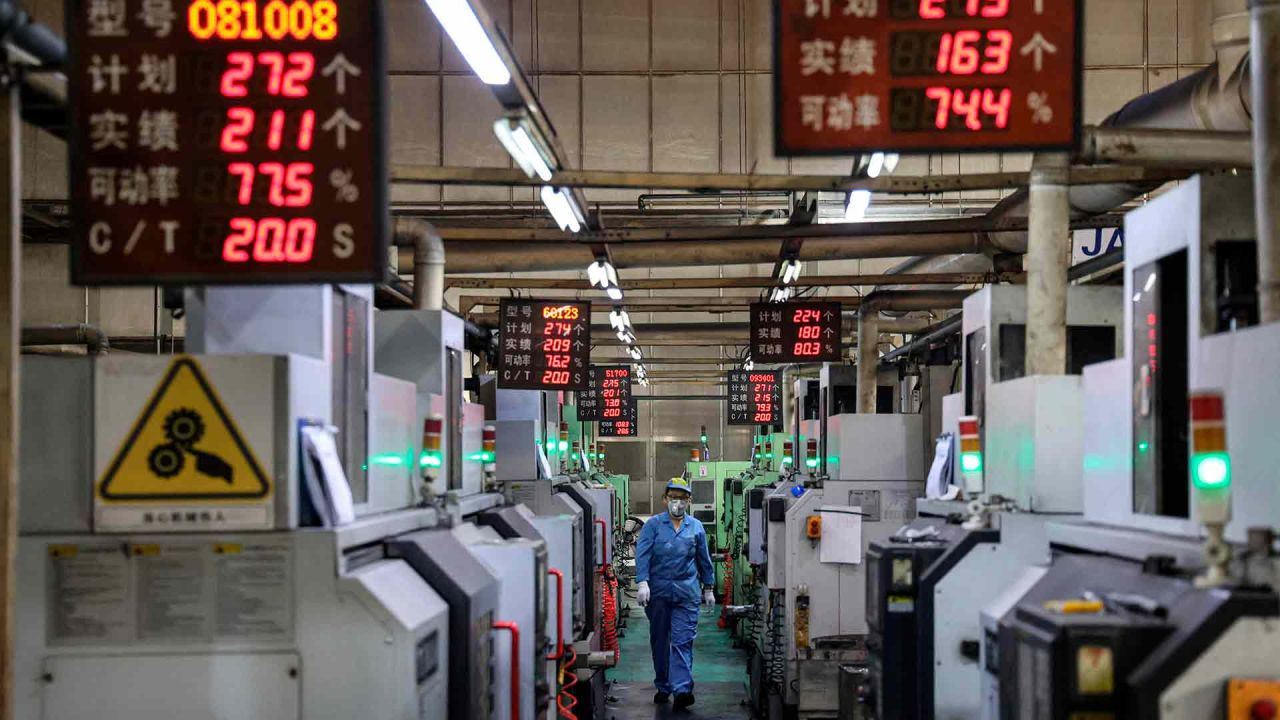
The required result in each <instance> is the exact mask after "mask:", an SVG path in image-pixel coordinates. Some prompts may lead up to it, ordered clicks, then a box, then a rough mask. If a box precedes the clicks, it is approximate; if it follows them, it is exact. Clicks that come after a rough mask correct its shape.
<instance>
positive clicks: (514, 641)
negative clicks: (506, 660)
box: [493, 620, 520, 720]
mask: <svg viewBox="0 0 1280 720" xmlns="http://www.w3.org/2000/svg"><path fill="white" fill-rule="evenodd" d="M493 629H494V630H506V631H507V632H509V633H511V720H520V625H519V624H517V623H514V622H511V621H509V620H496V621H494V623H493Z"/></svg>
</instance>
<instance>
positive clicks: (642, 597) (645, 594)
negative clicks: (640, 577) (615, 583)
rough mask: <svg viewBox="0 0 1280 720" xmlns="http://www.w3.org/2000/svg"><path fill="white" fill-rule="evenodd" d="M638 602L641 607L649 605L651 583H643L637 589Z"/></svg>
mask: <svg viewBox="0 0 1280 720" xmlns="http://www.w3.org/2000/svg"><path fill="white" fill-rule="evenodd" d="M636 602H638V603H640V607H644V606H645V605H648V604H649V583H647V582H642V583H640V585H639V586H638V587H637V588H636Z"/></svg>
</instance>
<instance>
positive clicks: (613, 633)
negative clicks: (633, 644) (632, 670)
mask: <svg viewBox="0 0 1280 720" xmlns="http://www.w3.org/2000/svg"><path fill="white" fill-rule="evenodd" d="M601 574H602V575H604V578H603V581H602V582H601V583H600V592H601V593H603V594H604V597H602V598H601V599H600V606H601V607H602V608H603V609H604V638H603V639H604V649H605V650H612V651H613V657H614V660H615V661H616V660H618V659H619V658H620V657H621V654H622V653H621V648H620V647H619V645H618V578H617V576H616V575H614V574H613V568H611V567H609V566H605V568H604V569H603V570H601Z"/></svg>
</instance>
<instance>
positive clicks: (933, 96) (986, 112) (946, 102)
mask: <svg viewBox="0 0 1280 720" xmlns="http://www.w3.org/2000/svg"><path fill="white" fill-rule="evenodd" d="M924 94H925V97H927V98H928V99H930V100H932V101H934V102H936V103H937V110H936V112H935V113H934V126H935V127H937V128H938V129H939V130H946V129H948V128H950V127H951V126H952V123H953V122H960V123H961V124H962V126H963V127H964V128H965V129H968V130H973V131H978V130H983V129H988V128H989V127H994V128H996V129H999V130H1003V129H1005V128H1007V127H1008V126H1009V109H1010V106H1011V105H1012V104H1013V93H1012V91H1010V90H1009V88H969V89H966V88H955V89H952V88H947V87H930V88H926V89H925V91H924ZM988 120H989V121H990V125H989V126H988V125H987V121H988Z"/></svg>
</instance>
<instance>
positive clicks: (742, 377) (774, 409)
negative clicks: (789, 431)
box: [728, 370, 782, 425]
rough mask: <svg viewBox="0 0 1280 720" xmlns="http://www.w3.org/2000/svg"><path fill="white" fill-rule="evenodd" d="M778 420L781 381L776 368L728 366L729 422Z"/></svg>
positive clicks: (774, 423)
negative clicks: (749, 368) (734, 368)
mask: <svg viewBox="0 0 1280 720" xmlns="http://www.w3.org/2000/svg"><path fill="white" fill-rule="evenodd" d="M780 422H782V383H781V382H779V381H778V372H777V371H776V370H751V371H747V370H730V371H729V413H728V423H729V424H730V425H776V424H778V423H780Z"/></svg>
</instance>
